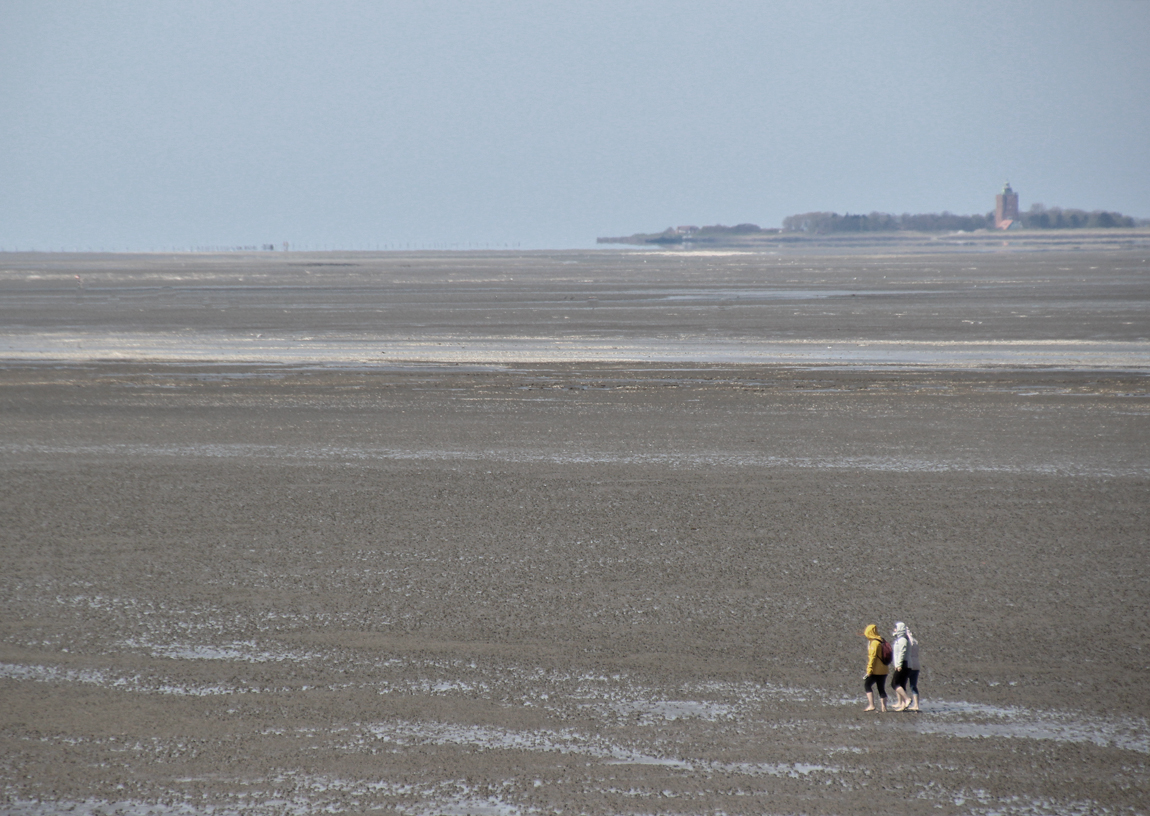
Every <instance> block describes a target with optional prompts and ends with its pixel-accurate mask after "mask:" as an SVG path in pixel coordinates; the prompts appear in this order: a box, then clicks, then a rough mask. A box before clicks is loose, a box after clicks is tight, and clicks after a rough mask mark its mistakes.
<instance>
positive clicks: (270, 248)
mask: <svg viewBox="0 0 1150 816" xmlns="http://www.w3.org/2000/svg"><path fill="white" fill-rule="evenodd" d="M519 248H520V245H519V244H518V243H506V244H480V243H444V244H440V243H431V244H417V243H394V244H376V245H375V248H374V249H372V247H370V246H366V247H363V246H359V247H346V246H339V245H338V244H321V245H311V244H296V245H294V246H293V245H292V244H290V243H288V242H287V241H284V242H283V243H282V244H252V245H247V246H245V245H236V246H186V247H164V248H162V249H148V250H141V249H123V248H121V247H112V248H111V249H109V248H107V247H92V246H89V247H76V246H73V247H57V248H54V249H47V250H42V249H20V248H19V247H3V246H0V252H290V251H294V252H373V251H374V252H402V251H420V250H453V249H454V250H469V249H470V250H481V249H519Z"/></svg>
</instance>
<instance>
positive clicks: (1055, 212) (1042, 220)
mask: <svg viewBox="0 0 1150 816" xmlns="http://www.w3.org/2000/svg"><path fill="white" fill-rule="evenodd" d="M1018 221H1019V222H1021V226H1023V227H1025V228H1027V229H1106V228H1109V227H1137V226H1145V225H1146V224H1147V223H1150V222H1148V221H1147V220H1146V219H1134V218H1131V217H1130V216H1128V215H1122V213H1116V212H1106V211H1104V210H1095V211H1093V212H1086V211H1085V210H1069V209H1068V210H1064V209H1062V208H1061V207H1051V208H1050V209H1047V208H1046V207H1043V206H1042V205H1041V204H1035V205H1034V206H1032V207H1031V208H1030V210H1029V211H1028V212H1025V213H1021V214H1020V215H1019V217H1018ZM992 227H994V213H992V212H991V213H987V214H986V215H955V214H954V213H949V212H942V213H920V214H918V215H911V214H909V213H903V214H902V215H892V214H891V213H880V212H872V213H870V214H869V215H851V214H849V213H848V214H846V215H839V214H838V213H833V212H809V213H801V214H799V215H788V216H787V217H786V218H784V219H783V229H784V230H785V231H787V232H809V233H814V234H817V235H826V234H827V233H832V232H897V231H899V230H909V231H914V232H959V231H963V232H973V231H974V230H979V229H990V228H992Z"/></svg>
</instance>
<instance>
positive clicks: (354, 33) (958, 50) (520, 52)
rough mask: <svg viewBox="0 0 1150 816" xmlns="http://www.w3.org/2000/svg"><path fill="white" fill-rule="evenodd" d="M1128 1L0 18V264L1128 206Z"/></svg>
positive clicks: (24, 1) (1133, 45) (34, 7)
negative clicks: (823, 213)
mask: <svg viewBox="0 0 1150 816" xmlns="http://www.w3.org/2000/svg"><path fill="white" fill-rule="evenodd" d="M1148 43H1150V2H1145V1H1144V0H1114V1H1111V2H1108V1H1106V0H1091V2H1084V1H1083V0H1075V1H1074V2H1053V1H1052V0H1043V2H1025V3H1023V2H1009V1H1008V0H1007V1H1005V2H1004V0H995V1H994V2H961V3H958V2H953V3H921V2H915V3H887V2H860V1H859V0H851V2H841V3H839V2H816V1H813V0H803V2H793V3H792V2H772V3H768V2H741V1H734V0H732V1H731V2H724V1H723V0H711V2H708V3H698V2H691V3H687V2H675V1H673V0H662V1H661V2H626V1H625V0H610V2H562V3H560V2H550V1H549V0H503V2H483V1H482V0H468V1H467V2H436V1H435V0H429V1H426V2H414V0H413V2H382V0H371V1H370V2H368V1H367V0H347V1H346V2H340V1H339V0H324V2H289V1H287V0H281V2H261V1H260V0H246V1H245V2H234V0H227V2H223V1H221V2H215V1H214V0H196V2H186V0H180V2H163V0H138V2H102V1H101V0H90V1H89V2H78V1H77V2H54V1H53V0H0V247H3V248H6V249H9V250H11V249H32V248H35V249H45V250H47V249H71V248H81V249H87V248H95V249H99V248H105V249H141V250H147V249H167V248H178V247H189V246H209V245H247V244H262V243H271V242H274V243H276V244H281V243H282V242H284V241H288V242H290V243H291V244H292V245H293V246H297V247H300V248H304V247H311V248H325V247H328V248H333V249H334V248H337V247H338V248H349V249H353V248H362V249H374V248H376V247H377V246H378V247H386V246H391V247H396V246H406V245H412V246H429V247H430V246H441V247H447V246H459V247H464V248H465V247H468V246H487V245H491V246H495V245H499V246H502V245H504V244H510V245H518V246H521V247H523V248H564V247H586V246H593V245H594V242H595V238H596V236H600V235H621V234H628V233H631V232H636V231H657V230H661V229H663V228H665V227H667V226H670V225H678V224H697V225H704V224H716V223H721V224H736V223H741V222H748V221H749V222H754V223H757V224H760V225H762V226H779V225H780V223H781V221H782V219H783V218H784V217H785V216H787V215H790V214H792V213H798V212H806V211H811V210H833V211H837V212H855V213H858V212H870V211H873V210H879V211H885V212H894V213H901V212H940V211H942V210H949V211H951V212H957V213H964V214H965V213H973V212H978V213H985V212H987V211H989V210H991V209H993V206H994V194H995V193H996V192H997V191H998V190H999V189H1000V188H1001V186H1002V184H1003V182H1004V181H1007V180H1009V181H1010V182H1011V184H1012V185H1013V186H1014V187H1015V189H1016V190H1017V191H1018V193H1019V194H1020V198H1021V205H1022V208H1023V209H1026V208H1028V207H1029V206H1030V205H1031V204H1033V203H1035V202H1042V203H1044V204H1046V205H1047V206H1055V205H1060V206H1063V207H1079V208H1083V209H1088V210H1089V209H1099V208H1102V209H1109V210H1118V211H1120V212H1123V213H1126V214H1128V215H1134V216H1141V217H1150V46H1148Z"/></svg>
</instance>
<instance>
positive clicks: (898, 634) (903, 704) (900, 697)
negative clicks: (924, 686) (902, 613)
mask: <svg viewBox="0 0 1150 816" xmlns="http://www.w3.org/2000/svg"><path fill="white" fill-rule="evenodd" d="M909 631H910V630H909V629H907V628H906V624H905V623H903V622H902V621H899V622H898V623H896V624H895V625H894V639H893V640H892V641H891V644H890V645H891V649H892V651H893V652H894V656H893V658H892V659H891V661H890V663H891V668H892V669H894V676H893V677H892V678H891V685H892V686H893V687H894V693H895V698H896V699H895V701H894V705H893V706H892V708H893V709H894V710H895V711H904V710H906V709H907V708H908V707H909V706H910V696H909V695H908V694H907V693H906V682H907V680H908V679H909V677H910V665H909V660H910V639H909V638H908V637H907V635H908V633H909ZM917 708H918V706H917V705H916V706H915V709H916V710H917Z"/></svg>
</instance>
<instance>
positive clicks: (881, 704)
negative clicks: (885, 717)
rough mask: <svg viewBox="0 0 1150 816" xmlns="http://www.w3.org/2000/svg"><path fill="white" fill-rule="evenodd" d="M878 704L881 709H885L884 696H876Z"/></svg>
mask: <svg viewBox="0 0 1150 816" xmlns="http://www.w3.org/2000/svg"><path fill="white" fill-rule="evenodd" d="M878 704H879V705H880V706H882V710H883V711H884V712H885V711H886V697H879V698H878Z"/></svg>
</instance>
